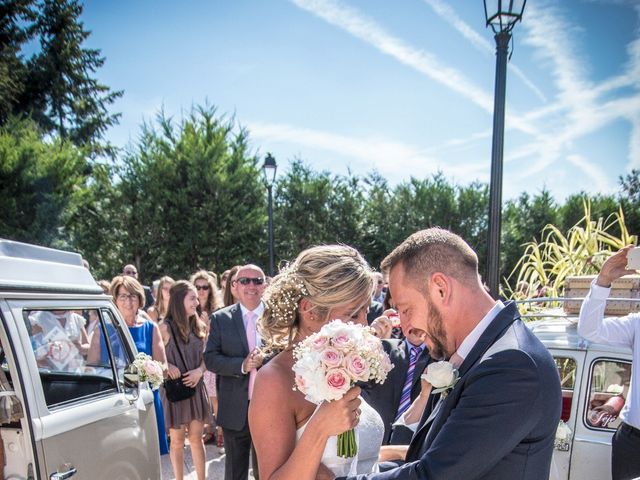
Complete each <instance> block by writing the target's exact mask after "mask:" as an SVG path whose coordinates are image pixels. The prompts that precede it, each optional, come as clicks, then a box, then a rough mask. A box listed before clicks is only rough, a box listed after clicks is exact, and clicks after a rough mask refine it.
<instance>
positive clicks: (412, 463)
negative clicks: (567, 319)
mask: <svg viewBox="0 0 640 480" xmlns="http://www.w3.org/2000/svg"><path fill="white" fill-rule="evenodd" d="M560 406H561V393H560V380H559V377H558V371H557V369H556V365H555V363H554V360H553V358H552V357H551V354H550V353H549V352H548V350H547V349H546V348H545V347H544V345H542V343H541V342H540V341H539V340H538V339H537V338H536V337H535V336H534V335H533V334H532V333H531V331H530V330H529V329H528V328H527V327H526V326H525V325H524V323H523V322H522V321H521V320H520V315H519V314H518V310H517V308H516V306H515V304H514V303H513V302H508V303H507V304H506V306H505V308H504V309H503V310H502V311H501V312H500V313H499V314H498V315H497V316H496V318H494V320H493V321H492V322H491V324H490V325H489V327H488V328H487V329H486V330H485V331H484V333H483V334H482V335H481V337H480V338H479V339H478V342H477V343H476V345H475V346H474V347H473V348H472V350H471V352H470V353H469V355H468V356H467V358H466V359H465V360H464V362H463V364H462V365H461V366H460V380H459V381H458V383H457V384H456V386H455V387H454V388H453V390H451V391H450V392H449V394H448V395H447V396H446V397H444V399H443V400H441V401H440V403H439V404H438V405H436V406H435V407H434V409H433V410H434V411H433V412H430V411H428V409H427V410H425V414H424V415H423V419H422V421H421V426H420V427H419V428H418V430H417V431H416V433H415V435H414V437H413V439H412V441H411V445H410V447H409V451H408V453H407V462H406V463H404V464H402V465H400V466H399V467H397V468H394V469H392V470H389V471H386V472H384V473H379V474H370V475H360V476H358V477H353V478H359V479H365V478H367V479H375V480H391V479H423V480H427V479H428V480H434V479H464V480H472V479H482V480H489V479H491V480H512V479H518V480H540V479H546V478H548V476H549V468H550V465H551V455H552V453H553V441H554V438H555V432H556V428H557V426H558V421H559V419H560ZM430 413H432V414H433V415H429V414H430ZM430 416H431V417H432V418H429V417H430Z"/></svg>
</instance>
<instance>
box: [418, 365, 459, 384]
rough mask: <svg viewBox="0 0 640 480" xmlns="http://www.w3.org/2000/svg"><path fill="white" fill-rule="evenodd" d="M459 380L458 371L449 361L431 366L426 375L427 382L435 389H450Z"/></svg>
mask: <svg viewBox="0 0 640 480" xmlns="http://www.w3.org/2000/svg"><path fill="white" fill-rule="evenodd" d="M457 379H458V370H456V368H455V367H454V366H453V365H452V364H451V363H449V362H447V361H441V362H436V363H432V364H430V365H429V367H428V368H427V373H426V374H425V380H427V382H429V383H430V384H431V385H433V388H446V387H450V386H452V385H453V384H454V383H455V382H456V380H457Z"/></svg>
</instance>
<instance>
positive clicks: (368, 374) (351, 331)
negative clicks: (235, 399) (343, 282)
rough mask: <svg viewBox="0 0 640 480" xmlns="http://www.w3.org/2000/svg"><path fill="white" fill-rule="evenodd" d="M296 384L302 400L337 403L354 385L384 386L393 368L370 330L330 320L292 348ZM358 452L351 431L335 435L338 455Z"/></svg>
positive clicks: (351, 455)
mask: <svg viewBox="0 0 640 480" xmlns="http://www.w3.org/2000/svg"><path fill="white" fill-rule="evenodd" d="M293 356H294V358H295V360H296V362H295V364H294V365H293V371H294V373H295V383H296V387H295V388H297V389H298V390H299V391H301V392H302V393H304V395H305V399H307V400H308V401H310V402H312V403H315V404H320V403H322V402H324V401H331V400H339V399H340V398H342V397H343V395H344V394H345V393H347V391H348V390H349V389H350V388H351V387H353V386H354V385H355V384H356V382H369V381H375V382H376V383H383V382H384V381H385V380H386V378H387V373H389V371H390V370H391V368H393V365H392V364H391V360H390V359H389V356H388V355H387V353H386V352H385V351H384V350H383V348H382V343H381V342H380V339H379V338H378V337H376V336H375V335H373V333H372V332H371V329H370V328H369V327H364V326H362V325H356V324H353V323H351V322H349V323H344V322H342V321H341V320H333V321H331V322H329V323H328V324H326V325H324V326H323V327H322V329H321V330H320V331H319V332H318V333H314V334H313V335H310V336H309V337H307V338H306V339H304V340H303V341H302V342H300V343H299V344H298V345H297V346H296V348H295V349H294V352H293ZM357 451H358V446H357V445H356V440H355V433H354V431H353V430H349V431H348V432H344V433H341V434H340V435H339V436H338V456H341V457H345V458H346V457H353V456H354V455H355V454H356V452H357Z"/></svg>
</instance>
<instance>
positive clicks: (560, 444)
mask: <svg viewBox="0 0 640 480" xmlns="http://www.w3.org/2000/svg"><path fill="white" fill-rule="evenodd" d="M572 436H573V432H572V431H571V429H570V428H569V426H568V425H567V424H566V423H564V422H563V421H562V420H560V422H559V423H558V428H557V429H556V437H555V439H554V441H553V446H554V447H555V448H556V449H557V450H560V451H562V452H568V451H569V448H570V447H571V437H572Z"/></svg>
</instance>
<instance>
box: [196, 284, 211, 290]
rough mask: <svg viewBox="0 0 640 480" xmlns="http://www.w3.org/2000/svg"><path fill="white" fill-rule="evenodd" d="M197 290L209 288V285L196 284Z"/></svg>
mask: <svg viewBox="0 0 640 480" xmlns="http://www.w3.org/2000/svg"><path fill="white" fill-rule="evenodd" d="M196 290H205V291H206V290H209V285H196Z"/></svg>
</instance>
